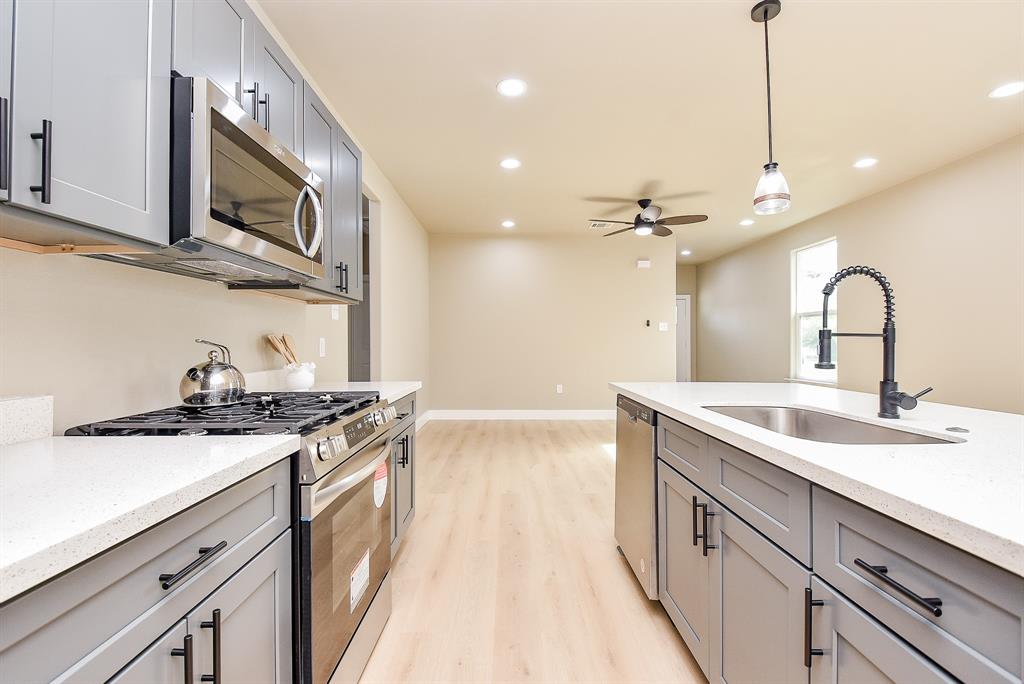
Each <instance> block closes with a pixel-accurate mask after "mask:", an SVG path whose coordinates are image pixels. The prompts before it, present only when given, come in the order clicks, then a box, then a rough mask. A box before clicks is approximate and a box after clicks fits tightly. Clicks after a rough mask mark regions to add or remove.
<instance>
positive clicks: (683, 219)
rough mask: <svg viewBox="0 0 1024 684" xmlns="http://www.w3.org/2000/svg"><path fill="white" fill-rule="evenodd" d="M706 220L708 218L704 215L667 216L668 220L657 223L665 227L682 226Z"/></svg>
mask: <svg viewBox="0 0 1024 684" xmlns="http://www.w3.org/2000/svg"><path fill="white" fill-rule="evenodd" d="M707 220H708V217H707V216H705V215H704V214H688V215H686V216H669V217H668V218H663V219H658V223H661V224H664V225H666V226H683V225H686V224H687V223H700V222H701V221H707Z"/></svg>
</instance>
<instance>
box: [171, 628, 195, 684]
mask: <svg viewBox="0 0 1024 684" xmlns="http://www.w3.org/2000/svg"><path fill="white" fill-rule="evenodd" d="M171 655H172V656H175V657H177V658H184V659H185V663H184V670H185V672H184V677H183V678H182V679H183V681H184V682H185V684H192V670H193V667H194V663H195V659H194V658H193V657H192V635H191V634H186V635H185V647H184V648H172V649H171Z"/></svg>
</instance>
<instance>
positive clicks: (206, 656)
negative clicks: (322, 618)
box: [187, 530, 292, 684]
mask: <svg viewBox="0 0 1024 684" xmlns="http://www.w3.org/2000/svg"><path fill="white" fill-rule="evenodd" d="M291 538H292V533H291V531H290V530H289V531H288V532H285V533H284V534H283V535H281V536H280V537H278V539H277V541H275V542H274V543H273V544H271V545H270V546H268V547H267V548H266V549H264V550H263V551H262V552H261V553H260V554H259V555H258V556H256V558H254V559H253V560H252V561H250V562H249V564H248V565H246V566H245V567H244V568H242V569H241V570H239V571H238V573H237V574H236V575H235V576H234V577H232V578H231V579H230V580H228V581H227V582H225V583H224V584H223V585H221V587H220V588H219V589H217V591H215V592H213V593H212V594H211V595H210V597H209V598H207V599H206V600H205V601H203V602H202V603H201V604H199V605H198V606H197V607H196V608H195V610H193V611H192V612H191V613H189V615H188V618H187V620H188V628H189V631H190V632H191V633H192V634H193V635H194V644H193V646H194V649H195V673H196V677H197V678H198V677H200V676H202V675H212V676H213V677H214V679H213V681H215V682H225V683H226V682H246V683H251V684H256V683H257V682H268V683H281V682H290V681H291V680H292V660H291V644H292V615H291V574H292V573H291V550H292V540H291Z"/></svg>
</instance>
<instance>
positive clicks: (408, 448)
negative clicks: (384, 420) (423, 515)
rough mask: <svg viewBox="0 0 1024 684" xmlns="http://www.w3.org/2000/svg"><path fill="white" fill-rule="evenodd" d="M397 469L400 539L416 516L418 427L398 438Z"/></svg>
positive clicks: (396, 516)
mask: <svg viewBox="0 0 1024 684" xmlns="http://www.w3.org/2000/svg"><path fill="white" fill-rule="evenodd" d="M398 449H399V452H398V462H397V464H396V465H397V467H396V468H395V521H396V522H395V524H396V525H397V528H398V537H399V539H401V538H403V537H404V536H405V531H406V530H407V529H409V525H411V524H412V519H413V518H414V517H415V515H416V426H415V425H410V426H409V427H408V428H407V429H406V430H405V432H403V433H402V435H401V437H399V438H398Z"/></svg>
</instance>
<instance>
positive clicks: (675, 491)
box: [657, 460, 711, 675]
mask: <svg viewBox="0 0 1024 684" xmlns="http://www.w3.org/2000/svg"><path fill="white" fill-rule="evenodd" d="M657 499H658V598H659V599H660V600H661V604H662V605H663V606H664V607H665V612H667V613H668V616H669V617H670V618H671V619H672V622H673V623H674V624H675V626H676V629H677V630H679V634H680V635H682V637H683V641H685V642H686V645H687V647H689V649H690V652H691V653H692V654H693V657H694V658H695V659H696V660H697V664H698V665H700V668H701V669H702V670H703V671H704V674H705V675H708V673H709V671H710V670H709V663H710V658H711V647H710V639H709V637H710V634H711V631H710V629H711V620H710V612H711V597H710V595H709V593H708V589H709V586H710V580H711V562H710V558H709V556H707V555H704V552H703V538H701V537H700V536H699V535H700V533H701V532H700V529H699V528H700V527H701V522H702V516H701V515H700V514H701V513H702V512H703V509H702V508H698V507H697V504H698V502H699V501H698V500H700V501H705V502H706V501H707V495H706V494H704V493H703V492H702V491H701V490H699V489H697V487H696V486H695V485H693V484H692V483H691V482H690V481H689V480H687V479H686V478H684V477H683V476H682V475H680V474H679V473H677V472H676V471H675V470H673V469H672V468H671V467H669V466H668V465H667V464H665V463H664V462H662V461H660V460H659V461H658V492H657ZM709 553H710V551H709Z"/></svg>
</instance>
